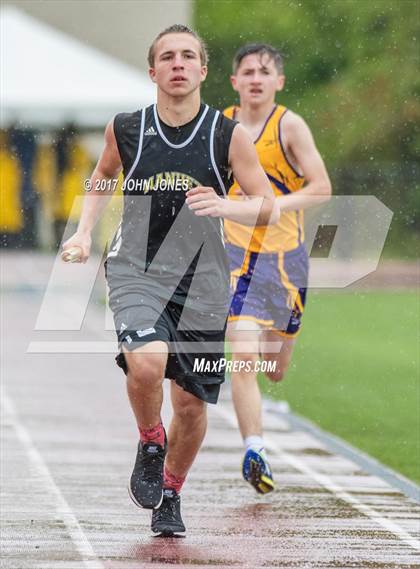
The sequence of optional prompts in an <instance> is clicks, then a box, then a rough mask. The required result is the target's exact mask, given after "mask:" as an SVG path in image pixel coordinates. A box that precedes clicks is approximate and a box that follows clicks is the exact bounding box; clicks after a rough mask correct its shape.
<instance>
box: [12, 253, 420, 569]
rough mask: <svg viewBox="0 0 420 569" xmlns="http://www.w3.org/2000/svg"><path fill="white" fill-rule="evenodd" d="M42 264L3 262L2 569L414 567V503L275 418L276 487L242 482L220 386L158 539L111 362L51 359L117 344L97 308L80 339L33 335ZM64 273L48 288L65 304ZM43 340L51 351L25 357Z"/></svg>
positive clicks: (236, 440)
mask: <svg viewBox="0 0 420 569" xmlns="http://www.w3.org/2000/svg"><path fill="white" fill-rule="evenodd" d="M51 266H52V259H51V258H50V257H47V256H34V255H31V256H29V255H26V254H23V253H22V254H19V255H16V254H7V255H5V256H4V258H3V261H2V269H3V270H2V273H3V335H2V337H3V346H2V347H3V356H4V355H5V356H6V357H3V358H2V360H3V364H2V365H3V369H2V378H3V386H4V392H3V397H2V438H1V443H2V445H1V448H2V464H3V467H2V498H1V515H2V534H1V537H2V567H4V568H5V569H18V568H19V569H26V568H34V569H35V568H37V569H38V568H39V569H84V568H89V569H134V568H136V569H141V568H152V567H156V568H162V567H168V566H174V567H186V568H188V569H194V568H200V567H207V568H214V569H216V568H217V569H220V568H226V567H232V568H236V567H238V568H249V569H258V568H263V567H264V568H273V569H274V568H279V567H284V568H299V569H303V568H318V567H322V568H343V569H344V568H349V569H350V568H360V569H362V568H369V569H373V568H378V569H380V568H384V569H385V568H387V569H388V568H395V569H397V568H398V569H399V568H414V567H420V555H419V554H420V543H419V529H420V522H419V519H420V516H419V514H420V507H419V505H418V504H417V503H416V502H414V501H412V500H409V499H408V498H406V497H404V496H403V495H402V494H401V493H399V492H398V491H396V490H395V489H393V488H392V487H390V486H388V485H387V484H386V483H385V482H384V481H383V480H381V479H380V478H377V477H375V476H371V475H368V474H367V473H366V472H363V471H361V469H360V468H359V467H358V466H357V465H356V464H354V463H353V462H351V461H350V460H348V459H346V458H344V457H340V456H338V455H334V454H331V453H330V452H328V451H327V449H326V448H325V446H324V445H323V444H322V443H321V442H319V441H318V440H317V439H316V438H315V437H314V436H312V435H311V434H309V433H306V432H303V431H299V430H293V429H292V428H291V426H290V425H289V424H288V423H287V421H285V420H284V418H281V417H279V416H276V415H274V414H272V413H266V415H265V427H266V434H267V439H268V443H269V445H268V446H269V450H270V453H271V464H272V467H273V469H274V471H275V474H276V481H277V484H278V490H277V491H276V492H275V493H273V494H271V495H269V496H266V497H258V496H256V495H255V494H254V493H253V491H252V489H251V488H250V487H248V486H247V485H246V484H245V483H243V482H242V481H241V479H240V476H239V468H240V461H241V456H242V448H241V440H240V437H239V435H238V432H237V429H236V428H235V420H234V416H233V414H232V407H231V403H230V401H229V397H228V395H229V394H228V391H229V390H228V389H227V388H226V389H225V390H224V392H223V396H222V400H221V402H220V405H218V406H215V407H214V406H211V407H209V431H208V434H207V437H206V439H205V442H204V446H203V448H202V450H201V453H200V455H199V458H198V459H197V461H196V463H195V465H194V468H193V470H192V472H191V475H190V477H189V479H188V481H187V483H186V486H185V490H184V492H183V516H184V521H185V523H186V525H187V535H186V537H185V538H182V539H181V538H180V539H176V538H172V539H162V538H156V537H153V536H152V534H151V532H150V529H149V524H150V520H149V514H148V512H146V511H143V510H139V509H137V508H136V507H135V506H134V505H133V504H132V503H131V501H130V500H129V498H128V495H127V490H126V484H127V480H128V477H129V475H130V472H131V467H132V464H133V461H134V456H135V447H136V437H137V432H136V428H135V425H134V423H133V419H132V416H131V412H130V410H129V407H128V403H127V400H126V396H125V391H124V381H123V376H122V374H121V373H120V372H119V370H118V369H117V368H116V367H115V366H114V363H113V357H112V355H111V354H98V353H96V354H92V353H84V354H80V353H51V351H52V350H53V349H54V348H52V347H51V346H54V345H55V344H54V343H55V342H57V341H60V342H64V343H65V345H66V346H68V343H66V342H68V340H71V341H73V340H77V341H79V342H80V341H81V339H82V338H83V339H86V340H88V341H91V340H98V339H99V340H102V339H103V338H104V337H105V336H106V338H107V339H108V338H111V339H112V336H110V335H106V333H102V335H101V333H99V336H98V337H97V336H92V333H93V332H92V331H93V330H97V331H98V330H99V331H100V330H101V327H102V328H103V326H102V321H103V317H102V313H101V311H100V306H99V307H98V306H97V307H95V306H93V307H92V308H91V309H90V310H89V311H88V314H87V317H86V319H85V322H84V326H83V328H82V331H81V332H74V333H68V332H62V331H58V332H39V331H38V332H37V331H33V328H34V324H35V321H36V318H37V315H38V312H39V307H40V303H41V301H42V298H43V291H44V289H45V284H46V280H47V279H48V276H49V273H50V269H51ZM73 269H74V268H73V267H71V271H72V272H71V273H69V283H68V285H69V286H68V289H63V290H61V291H60V290H59V291H58V292H57V294H58V298H60V299H61V302H62V306H63V307H65V306H66V307H67V308H69V307H70V309H71V306H72V305H71V303H72V300H71V292H72V290H74V287H76V288H77V282H78V281H77V277H74V276H72V275H76V273H75V272H74V270H73ZM60 295H61V296H60ZM58 308H59V307H58ZM104 334H105V335H104ZM46 341H50V344H45V342H46ZM35 342H38V344H35ZM40 342H42V343H44V344H45V345H46V346H47V348H46V349H45V350H44V351H46V352H48V351H49V352H50V353H28V352H27V349H28V346H32V349H34V346H38V348H36V349H37V350H38V352H39V351H40V350H39V346H40V345H42V344H39V343H40ZM51 342H52V343H51ZM62 345H64V344H62ZM48 346H49V347H48ZM67 349H68V348H67ZM169 413H170V411H169V409H167V408H166V409H165V419H166V421H167V419H168V416H169Z"/></svg>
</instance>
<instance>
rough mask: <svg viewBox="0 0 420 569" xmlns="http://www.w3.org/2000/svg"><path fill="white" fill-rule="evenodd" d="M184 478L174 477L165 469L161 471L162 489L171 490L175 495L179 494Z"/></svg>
mask: <svg viewBox="0 0 420 569" xmlns="http://www.w3.org/2000/svg"><path fill="white" fill-rule="evenodd" d="M185 478H186V476H175V474H172V472H169V470H168V469H167V468H166V465H165V468H164V470H163V487H164V488H172V489H173V490H175V492H176V493H177V494H179V493H180V492H181V488H182V485H183V484H184V482H185Z"/></svg>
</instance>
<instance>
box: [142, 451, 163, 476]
mask: <svg viewBox="0 0 420 569" xmlns="http://www.w3.org/2000/svg"><path fill="white" fill-rule="evenodd" d="M142 460H143V464H144V476H143V478H144V479H145V480H147V482H156V480H158V479H159V478H162V456H161V452H159V453H158V454H151V453H149V452H147V449H143V457H142Z"/></svg>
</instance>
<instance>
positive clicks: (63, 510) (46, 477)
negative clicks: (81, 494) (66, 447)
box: [1, 388, 105, 569]
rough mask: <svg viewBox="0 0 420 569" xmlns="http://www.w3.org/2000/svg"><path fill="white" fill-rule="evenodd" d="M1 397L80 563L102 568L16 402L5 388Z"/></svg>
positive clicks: (86, 566) (90, 568)
mask: <svg viewBox="0 0 420 569" xmlns="http://www.w3.org/2000/svg"><path fill="white" fill-rule="evenodd" d="M1 399H2V404H1V406H2V415H3V417H4V418H5V419H6V420H7V422H8V424H9V425H11V426H12V427H13V429H14V430H15V433H16V436H17V438H18V440H19V441H20V442H21V443H22V445H23V447H24V449H25V451H26V454H27V456H28V458H29V460H30V462H31V463H32V465H33V467H34V468H35V470H36V471H37V473H38V475H39V476H40V478H41V480H42V482H43V483H44V485H45V487H46V489H47V491H48V492H49V493H50V494H53V495H54V499H55V511H56V513H57V514H58V515H59V516H60V517H61V518H62V520H63V522H64V525H65V526H66V528H67V531H68V533H69V535H70V538H71V540H72V542H73V544H74V546H75V548H76V549H77V551H78V553H79V554H80V556H81V558H82V559H81V561H82V562H83V566H84V567H85V568H86V569H105V566H104V565H103V564H102V563H101V561H100V560H99V559H98V557H97V555H96V554H95V552H94V550H93V548H92V546H91V544H90V543H89V540H88V539H87V537H86V535H85V533H84V532H83V530H82V528H81V527H80V524H79V522H78V520H77V518H76V516H75V515H74V513H73V511H72V509H71V508H70V506H69V504H68V502H67V500H66V499H65V498H64V496H63V494H62V493H61V490H60V489H59V487H58V486H57V484H56V483H55V481H54V478H53V476H52V474H51V472H50V470H49V468H48V466H47V464H46V462H45V461H44V459H43V458H42V456H41V454H40V452H39V451H38V449H37V448H36V446H35V444H34V442H33V440H32V438H31V436H30V434H29V432H28V431H27V429H26V428H25V427H24V426H23V424H22V422H21V420H20V418H19V415H18V413H17V411H16V408H15V405H14V403H13V401H12V400H11V399H10V397H9V396H8V395H7V394H6V393H5V389H4V388H3V389H2V398H1Z"/></svg>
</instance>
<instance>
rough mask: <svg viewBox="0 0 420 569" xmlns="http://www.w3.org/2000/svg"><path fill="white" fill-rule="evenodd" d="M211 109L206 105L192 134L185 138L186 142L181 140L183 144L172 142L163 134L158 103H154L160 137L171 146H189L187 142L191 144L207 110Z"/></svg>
mask: <svg viewBox="0 0 420 569" xmlns="http://www.w3.org/2000/svg"><path fill="white" fill-rule="evenodd" d="M208 110H209V106H208V105H206V106H205V108H204V111H203V114H202V115H201V117H200V120H199V121H198V123H197V124H196V125H195V128H194V130H193V131H192V133H191V134H190V136H189V137H188V138H187V140H184V142H181V144H172V142H169V140H168V139H167V138H166V136H165V135H164V134H163V131H162V127H161V126H160V122H159V116H158V113H157V108H156V104H154V105H153V114H154V117H155V123H156V128H157V129H158V133H159V135H160V137H161V138H162V140H163V141H164V142H166V144H167V145H168V146H170V147H171V148H184V146H187V144H189V143H190V142H191V141H192V139H193V138H194V136H195V135H196V134H197V131H198V129H199V128H200V126H201V124H202V122H203V120H204V119H205V117H206V114H207V111H208Z"/></svg>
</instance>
